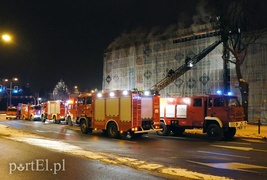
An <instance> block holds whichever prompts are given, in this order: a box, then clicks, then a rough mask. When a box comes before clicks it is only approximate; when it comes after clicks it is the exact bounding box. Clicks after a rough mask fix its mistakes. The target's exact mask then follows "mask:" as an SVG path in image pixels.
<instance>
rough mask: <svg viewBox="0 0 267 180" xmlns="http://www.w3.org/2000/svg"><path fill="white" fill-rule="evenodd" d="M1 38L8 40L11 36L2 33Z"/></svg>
mask: <svg viewBox="0 0 267 180" xmlns="http://www.w3.org/2000/svg"><path fill="white" fill-rule="evenodd" d="M2 39H3V40H4V41H5V42H10V41H11V40H12V38H11V36H10V35H8V34H3V35H2Z"/></svg>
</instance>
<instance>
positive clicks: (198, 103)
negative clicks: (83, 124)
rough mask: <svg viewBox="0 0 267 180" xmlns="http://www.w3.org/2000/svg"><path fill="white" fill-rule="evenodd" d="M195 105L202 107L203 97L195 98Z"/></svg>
mask: <svg viewBox="0 0 267 180" xmlns="http://www.w3.org/2000/svg"><path fill="white" fill-rule="evenodd" d="M193 106H194V107H201V106H202V99H201V98H198V99H194V103H193Z"/></svg>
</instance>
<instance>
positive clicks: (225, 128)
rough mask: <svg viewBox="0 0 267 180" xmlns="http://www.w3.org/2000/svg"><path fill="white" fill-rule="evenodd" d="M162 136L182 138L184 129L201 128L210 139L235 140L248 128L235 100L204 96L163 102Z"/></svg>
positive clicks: (218, 96)
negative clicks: (171, 133)
mask: <svg viewBox="0 0 267 180" xmlns="http://www.w3.org/2000/svg"><path fill="white" fill-rule="evenodd" d="M160 104H161V107H160V109H161V110H160V112H161V113H160V117H161V127H162V128H163V129H162V131H158V132H157V133H158V134H159V135H165V136H166V135H169V134H170V132H171V131H172V132H173V133H174V135H181V134H182V133H183V132H184V131H185V129H193V128H202V129H203V133H207V135H208V137H209V138H211V139H217V140H219V139H222V138H223V137H225V138H228V139H229V138H232V137H233V136H234V135H235V133H236V129H237V128H239V129H243V128H245V127H246V125H247V121H244V113H243V112H244V111H243V108H242V106H241V105H240V103H239V101H238V99H237V97H236V96H231V95H205V96H193V97H177V98H161V101H160Z"/></svg>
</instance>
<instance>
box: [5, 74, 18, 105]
mask: <svg viewBox="0 0 267 180" xmlns="http://www.w3.org/2000/svg"><path fill="white" fill-rule="evenodd" d="M4 81H5V82H8V81H9V89H8V90H9V106H11V99H12V90H13V89H12V82H13V81H18V78H12V79H4Z"/></svg>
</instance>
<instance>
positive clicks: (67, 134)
mask: <svg viewBox="0 0 267 180" xmlns="http://www.w3.org/2000/svg"><path fill="white" fill-rule="evenodd" d="M36 131H37V132H41V133H44V132H46V133H55V134H62V135H66V136H69V135H70V134H69V133H63V132H56V131H41V130H36Z"/></svg>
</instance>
